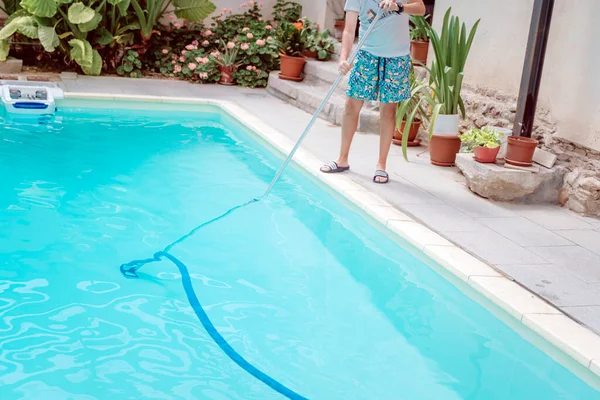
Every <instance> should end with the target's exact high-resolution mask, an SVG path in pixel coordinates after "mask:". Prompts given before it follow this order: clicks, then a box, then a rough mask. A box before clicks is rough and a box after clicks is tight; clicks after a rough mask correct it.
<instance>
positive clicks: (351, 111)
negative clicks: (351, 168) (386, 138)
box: [321, 97, 393, 172]
mask: <svg viewBox="0 0 600 400" xmlns="http://www.w3.org/2000/svg"><path fill="white" fill-rule="evenodd" d="M362 106H363V101H362V100H356V99H353V98H350V97H349V98H348V99H347V100H346V107H345V109H344V119H343V120H342V145H341V148H340V156H339V157H338V159H337V160H336V164H337V165H338V167H347V166H348V155H349V154H350V146H351V145H352V138H354V134H355V133H356V128H357V127H358V118H359V116H360V110H361V108H362ZM392 134H393V132H392ZM390 141H391V139H390ZM321 171H325V172H327V171H329V167H328V166H326V165H324V166H323V167H321Z"/></svg>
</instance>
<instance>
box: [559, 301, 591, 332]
mask: <svg viewBox="0 0 600 400" xmlns="http://www.w3.org/2000/svg"><path fill="white" fill-rule="evenodd" d="M563 309H564V311H565V312H566V313H567V314H569V315H571V316H572V317H574V318H576V319H578V320H579V321H581V322H583V323H584V324H585V325H586V326H587V327H588V328H591V329H593V330H594V331H595V332H596V333H598V334H600V306H584V307H564V308H563Z"/></svg>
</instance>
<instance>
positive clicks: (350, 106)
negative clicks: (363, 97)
mask: <svg viewBox="0 0 600 400" xmlns="http://www.w3.org/2000/svg"><path fill="white" fill-rule="evenodd" d="M362 104H363V102H362V101H360V100H356V99H348V100H346V107H345V108H344V112H345V113H346V115H349V116H357V115H358V114H360V109H361V108H362Z"/></svg>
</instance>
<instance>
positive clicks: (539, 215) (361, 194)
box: [61, 76, 600, 375]
mask: <svg viewBox="0 0 600 400" xmlns="http://www.w3.org/2000/svg"><path fill="white" fill-rule="evenodd" d="M61 85H62V86H63V88H64V90H65V91H66V92H67V93H77V92H79V93H104V94H116V95H141V96H168V97H182V98H204V99H216V100H225V101H228V102H232V103H234V104H236V105H237V106H239V107H240V108H241V109H243V110H246V111H247V112H249V113H251V114H253V115H254V116H255V117H256V118H255V119H256V121H257V122H261V121H262V123H264V124H266V125H269V126H270V127H272V128H274V130H276V131H277V132H279V133H281V134H283V135H284V136H286V137H287V138H288V139H289V143H292V142H295V140H296V139H297V138H298V136H299V135H300V133H301V131H302V129H303V128H304V126H305V125H306V124H307V123H308V121H309V119H310V117H311V115H310V114H308V113H306V112H304V111H301V110H298V109H297V108H295V107H293V106H291V105H289V104H287V103H285V102H283V101H281V100H279V99H276V98H274V97H271V96H270V95H269V94H267V92H266V91H264V90H252V89H242V88H237V87H223V86H216V85H193V84H188V83H186V82H180V81H165V80H154V79H125V78H112V77H99V78H92V77H82V76H79V77H78V78H77V79H76V80H64V81H63V82H62V83H61ZM339 141H340V137H339V127H335V126H332V125H330V124H329V123H328V122H326V121H323V120H318V121H317V122H316V124H315V126H314V127H313V131H312V132H311V133H310V134H309V135H308V137H307V138H306V140H305V142H304V144H303V146H302V149H303V150H305V151H304V152H303V153H302V155H303V158H304V159H310V160H311V163H308V164H306V163H304V165H303V166H304V167H310V168H315V167H316V168H318V165H317V163H320V162H323V161H330V160H332V159H335V157H336V155H337V151H338V147H339ZM378 141H379V138H378V136H376V135H369V134H357V136H356V137H355V141H354V145H353V149H352V154H351V160H350V164H351V166H352V171H351V172H349V173H347V174H344V176H343V177H339V176H327V177H324V180H325V181H326V182H327V183H329V184H330V185H332V186H333V187H334V188H337V189H339V190H340V191H344V195H345V196H346V197H349V198H351V200H354V201H355V202H358V203H361V204H362V205H363V206H364V207H363V208H366V209H367V212H369V213H370V214H371V215H373V216H374V217H375V218H378V215H379V213H380V212H381V213H382V214H385V215H384V216H382V217H381V218H383V219H380V222H383V223H384V225H386V226H387V227H388V228H389V229H391V230H393V231H396V233H404V234H405V237H408V236H412V235H417V236H418V235H419V234H422V235H424V236H427V233H428V232H429V231H428V230H424V231H420V230H419V229H412V228H417V225H418V227H421V226H420V224H418V223H415V222H414V221H418V222H420V223H421V224H423V225H425V226H426V227H428V228H430V229H431V230H432V231H434V232H436V233H437V234H439V235H440V236H442V237H443V238H445V239H447V241H449V242H451V243H449V242H447V241H446V240H445V239H443V238H440V237H439V236H437V235H435V236H436V237H437V239H436V238H433V237H431V238H430V240H429V242H428V243H429V245H427V246H421V244H422V243H423V241H422V240H421V239H422V238H420V237H418V238H416V240H414V241H411V240H409V242H411V243H412V244H413V245H416V246H417V247H421V248H422V249H423V250H424V251H425V253H426V254H428V255H429V256H430V257H432V258H433V259H434V260H436V261H437V262H439V263H440V264H442V265H444V266H445V267H446V268H447V269H450V270H452V265H457V264H463V265H465V266H466V265H470V266H472V267H473V268H474V269H475V270H474V272H472V273H471V272H469V271H468V268H466V269H465V268H463V269H462V271H452V272H454V273H455V274H456V275H457V276H459V277H461V275H464V277H463V278H464V280H465V281H467V282H468V283H469V285H471V286H473V287H475V288H476V289H478V290H479V291H480V292H486V296H487V297H490V296H491V297H493V298H492V301H494V302H495V303H503V302H504V303H506V302H508V303H514V304H508V305H507V304H504V306H505V307H504V306H503V308H504V309H505V310H507V309H508V310H509V313H511V314H513V315H514V313H512V312H511V311H510V310H513V309H514V310H518V314H517V315H514V316H516V317H518V319H520V320H521V321H522V322H523V323H524V324H525V325H527V326H529V327H530V328H532V329H533V330H534V331H537V332H538V333H540V334H542V336H544V337H546V339H548V340H549V341H550V342H552V343H554V344H555V345H557V346H558V347H559V348H561V349H562V350H564V351H566V352H567V353H568V354H569V355H571V356H572V357H573V358H575V359H576V360H578V361H579V362H580V363H582V364H584V365H586V364H587V367H588V368H590V369H591V370H592V371H594V372H595V373H596V374H599V375H600V346H599V345H598V344H599V343H600V339H599V337H598V336H596V335H592V334H591V332H589V331H588V330H586V329H577V327H578V326H579V325H577V324H575V323H571V322H570V321H569V319H568V318H566V317H565V316H564V315H561V314H557V313H555V312H554V311H552V310H553V308H552V307H550V306H549V305H548V304H546V303H544V302H542V301H539V299H536V298H535V297H533V296H531V298H527V299H523V302H522V304H520V305H519V304H517V303H520V302H521V298H520V296H522V295H523V293H527V292H525V291H523V290H521V291H520V292H519V291H514V290H513V289H514V287H512V286H510V285H508V286H506V287H505V288H503V287H502V285H503V284H504V283H502V284H500V285H499V284H498V283H500V277H502V275H504V276H506V277H508V278H510V279H513V280H514V281H516V282H517V283H518V284H520V285H522V286H524V287H526V288H527V289H529V290H530V291H531V292H534V293H536V294H537V295H538V296H539V297H541V298H543V299H545V300H546V301H547V302H548V303H550V304H551V305H553V306H554V307H556V308H558V309H560V310H561V311H562V312H563V313H565V314H567V315H569V316H570V317H571V318H573V319H575V320H577V321H579V322H581V323H582V324H583V325H585V326H587V327H588V328H589V329H591V330H593V331H595V332H596V333H598V334H600V245H598V243H600V220H598V219H593V218H586V217H583V216H580V215H577V214H575V213H572V212H570V211H568V210H565V209H562V208H560V207H558V206H551V205H517V204H511V203H499V202H493V201H490V200H487V199H483V198H481V197H479V196H477V195H475V194H473V193H472V192H471V191H470V190H469V189H468V187H467V186H466V182H465V179H464V177H463V176H462V175H461V174H460V173H459V171H458V170H457V169H456V168H440V167H434V166H432V165H431V164H430V163H429V159H428V153H424V154H421V155H418V153H421V152H423V151H424V150H425V148H424V147H419V148H416V149H415V148H410V149H409V160H410V162H409V163H406V162H405V161H404V159H403V158H402V155H401V151H400V148H398V147H396V146H392V150H391V153H390V160H389V163H388V172H389V173H390V178H391V182H390V183H389V184H387V185H376V184H374V183H372V174H373V172H374V166H375V162H376V157H377V149H378ZM282 147H283V148H285V146H282ZM307 157H308V158H307ZM301 164H303V163H301ZM321 175H322V174H321ZM225 179H226V177H225ZM348 181H351V182H353V183H356V184H359V185H360V186H362V188H364V189H362V188H361V190H360V191H356V190H353V189H352V187H349V186H348V185H347V182H348ZM369 192H373V193H375V194H376V195H377V196H372V195H371V194H369ZM369 196H372V197H369ZM381 199H384V200H385V201H387V203H389V204H392V205H393V206H394V207H395V209H391V207H386V203H385V202H382V203H381V204H379V202H381ZM390 209H391V210H390ZM390 215H393V216H395V217H394V218H389V216H390ZM400 221H402V222H404V225H403V224H402V223H400ZM409 221H410V222H409ZM406 224H414V225H415V226H412V225H406ZM404 226H411V229H410V230H404ZM403 230H404V231H403ZM401 231H403V232H401ZM407 233H408V234H407ZM401 236H402V235H401ZM427 237H428V238H429V236H427ZM452 243H453V244H455V245H456V246H458V247H459V248H461V249H463V250H465V251H466V252H467V253H469V254H471V255H472V256H474V257H469V256H468V255H467V254H465V253H464V252H462V251H461V252H455V251H454V249H456V247H454V246H452V247H449V246H447V245H451V244H452ZM457 250H458V249H457ZM465 256H466V257H467V258H465ZM479 260H480V261H479ZM478 263H479V264H478ZM485 264H487V265H489V266H491V267H493V269H489V270H488V269H487V266H486V265H485ZM465 271H466V272H465ZM479 271H484V272H483V273H481V274H480V273H479ZM501 282H506V283H511V282H509V281H508V280H506V279H504V278H502V280H501ZM514 286H517V285H514ZM482 288H483V289H482ZM494 293H495V294H494ZM511 298H512V300H507V299H511ZM532 300H536V301H538V302H539V303H535V302H532ZM524 304H529V305H531V306H532V307H533V310H532V311H531V312H527V310H526V309H525V310H523V305H524ZM513 306H514V307H513ZM546 308H547V309H548V311H547V312H546V311H544V310H545V309H546ZM540 310H541V311H540ZM555 311H556V310H555ZM563 319H564V320H563ZM540 327H541V328H540ZM538 328H540V329H541V331H543V332H541V331H540V330H539V329H538ZM549 330H551V331H552V336H554V339H556V340H553V339H552V338H548V331H549ZM574 336H576V337H577V338H578V341H579V343H582V342H586V343H588V344H590V345H591V347H590V346H586V347H587V348H588V349H587V350H586V351H582V352H581V354H578V351H577V349H575V351H573V349H565V348H563V346H562V345H561V343H563V342H565V341H567V342H568V341H569V337H574ZM590 350H591V351H590ZM583 353H585V354H583Z"/></svg>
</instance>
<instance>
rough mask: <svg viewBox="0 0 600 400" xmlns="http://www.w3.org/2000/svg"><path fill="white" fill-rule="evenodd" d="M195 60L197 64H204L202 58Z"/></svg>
mask: <svg viewBox="0 0 600 400" xmlns="http://www.w3.org/2000/svg"><path fill="white" fill-rule="evenodd" d="M194 60H196V62H197V63H199V64H202V57H196V58H194Z"/></svg>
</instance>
